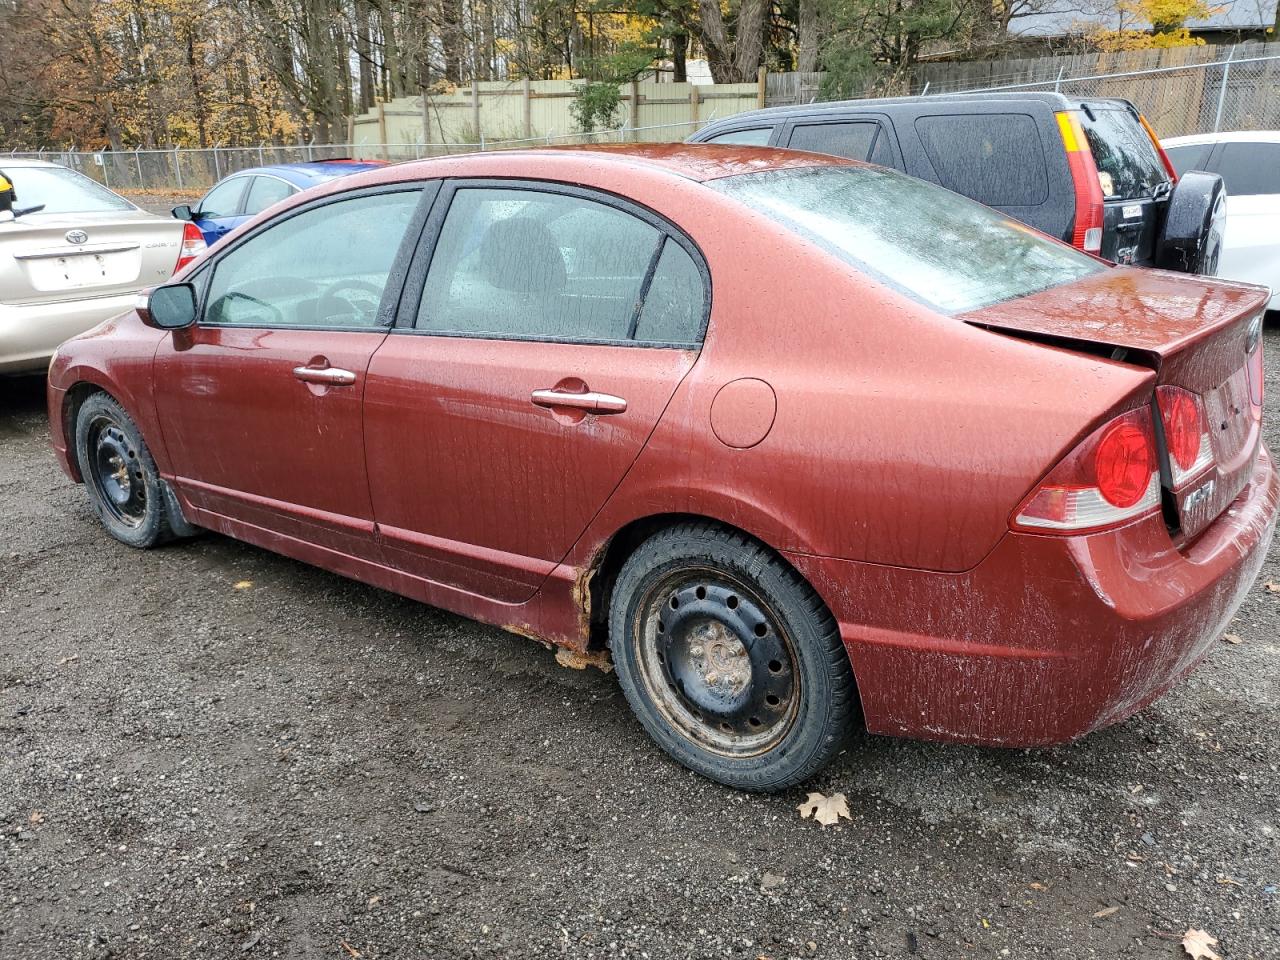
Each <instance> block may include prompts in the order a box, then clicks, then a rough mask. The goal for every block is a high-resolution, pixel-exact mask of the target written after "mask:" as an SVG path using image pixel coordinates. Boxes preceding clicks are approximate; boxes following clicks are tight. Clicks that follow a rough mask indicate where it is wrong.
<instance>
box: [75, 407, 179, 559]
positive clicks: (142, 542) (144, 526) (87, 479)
mask: <svg viewBox="0 0 1280 960" xmlns="http://www.w3.org/2000/svg"><path fill="white" fill-rule="evenodd" d="M75 444H76V459H77V462H78V463H79V465H80V476H81V477H82V478H83V479H84V485H85V489H86V491H87V492H88V494H89V505H90V506H91V507H92V508H93V511H94V513H96V514H97V515H98V518H99V519H100V520H101V521H102V525H103V526H104V527H106V529H107V532H108V533H109V534H111V536H113V537H115V538H116V539H117V540H119V541H121V542H122V543H127V544H128V545H129V546H131V547H139V548H146V547H151V546H155V545H156V544H158V543H163V542H164V541H165V540H168V539H171V538H172V537H173V530H172V527H171V525H170V523H169V514H168V507H167V504H166V497H165V491H164V486H163V483H162V481H161V479H160V473H159V471H158V470H156V465H155V461H154V460H152V459H151V451H150V450H148V449H147V445H146V443H145V442H144V441H143V439H142V434H141V433H140V432H139V431H138V427H137V425H136V424H135V423H134V422H133V420H132V419H131V418H130V417H129V415H128V414H127V413H125V411H124V408H123V407H121V406H120V404H118V403H117V402H116V401H115V400H113V399H112V398H111V397H109V396H108V395H107V394H105V393H95V394H93V395H92V396H91V397H89V398H88V399H87V400H85V402H84V404H83V405H82V406H81V407H80V411H79V413H78V414H77V416H76V433H75Z"/></svg>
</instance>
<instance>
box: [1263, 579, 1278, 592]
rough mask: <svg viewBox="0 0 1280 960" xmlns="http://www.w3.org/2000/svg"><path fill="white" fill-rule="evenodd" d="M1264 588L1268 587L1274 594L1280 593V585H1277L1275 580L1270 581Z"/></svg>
mask: <svg viewBox="0 0 1280 960" xmlns="http://www.w3.org/2000/svg"><path fill="white" fill-rule="evenodd" d="M1263 586H1264V587H1266V588H1267V589H1268V590H1270V591H1271V592H1272V593H1280V583H1276V582H1275V581H1274V580H1268V581H1267V582H1266V583H1264V584H1263Z"/></svg>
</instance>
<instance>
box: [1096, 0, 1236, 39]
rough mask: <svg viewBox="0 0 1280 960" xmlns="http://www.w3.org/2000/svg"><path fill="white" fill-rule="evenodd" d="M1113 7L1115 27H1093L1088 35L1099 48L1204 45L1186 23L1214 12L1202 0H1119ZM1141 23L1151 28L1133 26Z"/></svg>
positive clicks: (1201, 18)
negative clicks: (1116, 16)
mask: <svg viewBox="0 0 1280 960" xmlns="http://www.w3.org/2000/svg"><path fill="white" fill-rule="evenodd" d="M1116 8H1117V10H1118V11H1119V13H1120V26H1119V28H1118V29H1116V30H1095V31H1094V32H1092V33H1090V34H1088V35H1087V39H1088V40H1089V42H1090V43H1091V44H1092V45H1093V46H1095V47H1096V48H1097V49H1099V50H1104V51H1111V50H1150V49H1156V48H1162V47H1198V46H1203V45H1204V40H1202V39H1201V38H1199V37H1193V36H1192V35H1191V31H1190V30H1188V29H1187V27H1186V23H1187V21H1188V20H1203V19H1204V18H1205V17H1208V16H1209V15H1211V14H1212V13H1214V9H1213V8H1211V7H1209V6H1208V5H1207V4H1206V3H1204V2H1203V0H1120V2H1119V3H1117V4H1116ZM1143 23H1147V24H1150V25H1151V29H1150V31H1147V30H1142V29H1136V27H1137V25H1138V24H1143Z"/></svg>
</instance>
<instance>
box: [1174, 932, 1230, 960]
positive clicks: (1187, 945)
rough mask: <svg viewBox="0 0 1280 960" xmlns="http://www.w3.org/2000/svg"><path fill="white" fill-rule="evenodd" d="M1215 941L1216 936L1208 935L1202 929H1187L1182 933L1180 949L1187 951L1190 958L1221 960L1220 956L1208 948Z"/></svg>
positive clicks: (1194, 959)
mask: <svg viewBox="0 0 1280 960" xmlns="http://www.w3.org/2000/svg"><path fill="white" fill-rule="evenodd" d="M1217 943H1218V941H1217V938H1216V937H1211V936H1209V934H1207V933H1205V931H1203V930H1194V929H1193V930H1188V931H1187V932H1186V933H1184V934H1183V935H1182V949H1183V950H1185V951H1187V956H1189V957H1190V958H1191V960H1222V957H1220V956H1218V954H1216V953H1214V952H1213V950H1211V949H1209V948H1210V947H1213V946H1216V945H1217Z"/></svg>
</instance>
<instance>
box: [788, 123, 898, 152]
mask: <svg viewBox="0 0 1280 960" xmlns="http://www.w3.org/2000/svg"><path fill="white" fill-rule="evenodd" d="M879 129H880V124H878V123H874V122H871V123H868V122H866V121H862V122H856V123H806V124H802V125H800V126H798V127H795V128H794V129H793V130H792V131H791V142H790V143H789V144H787V146H789V147H790V148H791V149H792V150H809V151H812V152H813V153H829V154H832V155H833V156H837V157H845V158H846V159H849V160H866V159H867V156H868V155H869V154H870V153H871V146H872V144H873V143H874V142H875V139H876V132H877V131H878V130H879Z"/></svg>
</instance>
